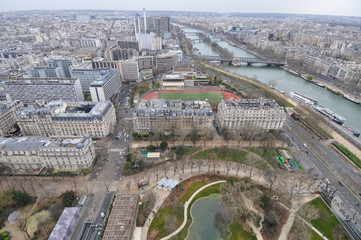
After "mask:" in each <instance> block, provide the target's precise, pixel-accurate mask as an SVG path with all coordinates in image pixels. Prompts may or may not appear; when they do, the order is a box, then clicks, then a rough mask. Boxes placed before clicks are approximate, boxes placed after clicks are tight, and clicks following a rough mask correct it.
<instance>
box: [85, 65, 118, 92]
mask: <svg viewBox="0 0 361 240" xmlns="http://www.w3.org/2000/svg"><path fill="white" fill-rule="evenodd" d="M93 70H94V69H93ZM98 70H99V69H98ZM117 72H118V70H117V69H113V68H108V69H102V70H101V71H100V72H99V76H98V78H97V80H96V81H94V82H91V83H90V86H91V87H92V86H94V87H95V86H96V87H98V86H103V85H104V84H105V83H107V82H108V81H109V80H110V79H111V78H112V77H113V76H114V74H116V73H117Z"/></svg>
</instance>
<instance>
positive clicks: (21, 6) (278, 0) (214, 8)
mask: <svg viewBox="0 0 361 240" xmlns="http://www.w3.org/2000/svg"><path fill="white" fill-rule="evenodd" d="M204 3H205V2H204V1H200V2H194V1H190V0H183V1H172V2H168V1H165V0H156V1H152V2H149V1H145V0H136V1H132V2H125V1H115V0H105V1H102V2H86V1H84V0H80V1H76V2H73V1H70V0H64V1H61V2H48V1H44V0H35V1H24V0H14V1H4V0H2V1H0V9H2V11H4V12H7V11H20V10H88V9H89V10H141V9H142V8H143V7H145V8H146V9H147V10H150V11H152V10H153V11H154V10H164V11H204V12H219V13H231V12H232V13H234V12H239V13H290V14H316V15H339V16H355V17H361V2H359V1H357V0H346V1H341V0H332V1H327V0H318V1H312V0H306V1H302V2H301V1H287V0H273V1H266V0H257V1H253V2H246V1H245V0H241V1H234V0H226V1H223V2H222V4H219V2H217V1H215V0H208V1H207V4H206V5H205V4H204ZM175 6H177V7H175Z"/></svg>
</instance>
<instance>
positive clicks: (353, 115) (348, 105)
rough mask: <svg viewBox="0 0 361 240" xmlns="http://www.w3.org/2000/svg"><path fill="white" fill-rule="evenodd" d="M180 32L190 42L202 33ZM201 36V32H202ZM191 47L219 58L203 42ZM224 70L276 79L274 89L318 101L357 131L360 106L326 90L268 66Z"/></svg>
mask: <svg viewBox="0 0 361 240" xmlns="http://www.w3.org/2000/svg"><path fill="white" fill-rule="evenodd" d="M182 29H183V31H184V32H185V33H186V35H187V36H188V37H189V38H190V39H197V38H198V37H197V36H195V35H190V34H191V33H196V32H202V31H199V30H196V29H192V28H188V27H182ZM203 33H204V32H203ZM217 43H218V44H219V45H220V46H221V47H224V48H227V49H228V50H229V51H232V52H233V54H234V56H236V57H256V56H255V55H253V54H251V53H249V52H247V51H245V50H243V49H241V48H238V47H235V46H232V45H230V44H229V43H228V42H225V41H217ZM193 47H196V48H198V49H199V51H200V52H201V54H203V55H212V56H219V54H218V53H217V52H216V51H214V50H213V49H212V48H211V47H210V46H208V45H207V44H206V43H203V42H200V43H193ZM225 70H227V71H229V72H232V73H236V74H239V75H242V76H246V77H254V76H257V79H258V80H259V81H261V82H263V83H265V84H267V83H268V82H269V81H270V80H276V82H277V85H276V86H275V88H276V89H277V90H279V91H284V92H289V91H297V92H300V93H303V94H306V95H307V96H310V97H312V98H315V99H317V100H318V102H319V105H322V106H324V107H327V108H329V109H331V110H332V111H334V112H336V113H337V114H339V115H341V116H343V117H344V118H346V121H345V122H344V125H346V126H349V127H351V128H353V129H357V130H359V131H360V130H361V105H358V104H355V103H352V102H350V101H348V100H346V99H344V98H343V97H342V96H341V95H336V94H333V93H331V92H329V91H327V90H326V88H321V87H318V86H316V85H315V84H312V83H310V82H307V81H305V80H303V79H302V78H300V77H296V76H294V75H292V74H289V73H288V72H286V71H284V70H283V69H282V68H279V67H268V66H261V65H258V66H245V65H242V66H240V67H234V66H232V65H227V66H225Z"/></svg>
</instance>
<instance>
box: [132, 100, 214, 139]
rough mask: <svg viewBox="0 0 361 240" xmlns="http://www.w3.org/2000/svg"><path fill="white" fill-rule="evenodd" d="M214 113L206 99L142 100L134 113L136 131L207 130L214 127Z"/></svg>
mask: <svg viewBox="0 0 361 240" xmlns="http://www.w3.org/2000/svg"><path fill="white" fill-rule="evenodd" d="M213 120H214V114H213V112H212V109H211V106H210V105H209V103H208V102H206V101H170V100H164V99H153V100H142V101H141V102H140V103H139V105H138V108H137V110H136V111H135V112H134V113H133V126H134V131H135V132H139V133H149V132H159V131H162V132H164V133H170V132H171V131H172V129H173V130H177V131H178V130H181V131H185V132H186V131H191V130H192V129H193V128H196V129H198V130H199V131H205V130H207V129H211V128H212V121H213Z"/></svg>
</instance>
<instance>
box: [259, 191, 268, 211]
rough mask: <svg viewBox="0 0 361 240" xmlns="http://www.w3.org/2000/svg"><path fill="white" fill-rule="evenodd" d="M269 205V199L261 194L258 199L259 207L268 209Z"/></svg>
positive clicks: (265, 194)
mask: <svg viewBox="0 0 361 240" xmlns="http://www.w3.org/2000/svg"><path fill="white" fill-rule="evenodd" d="M270 204H271V197H270V195H268V194H267V193H263V194H262V195H261V196H260V197H259V206H260V207H261V208H263V209H268V207H269V206H270Z"/></svg>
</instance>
